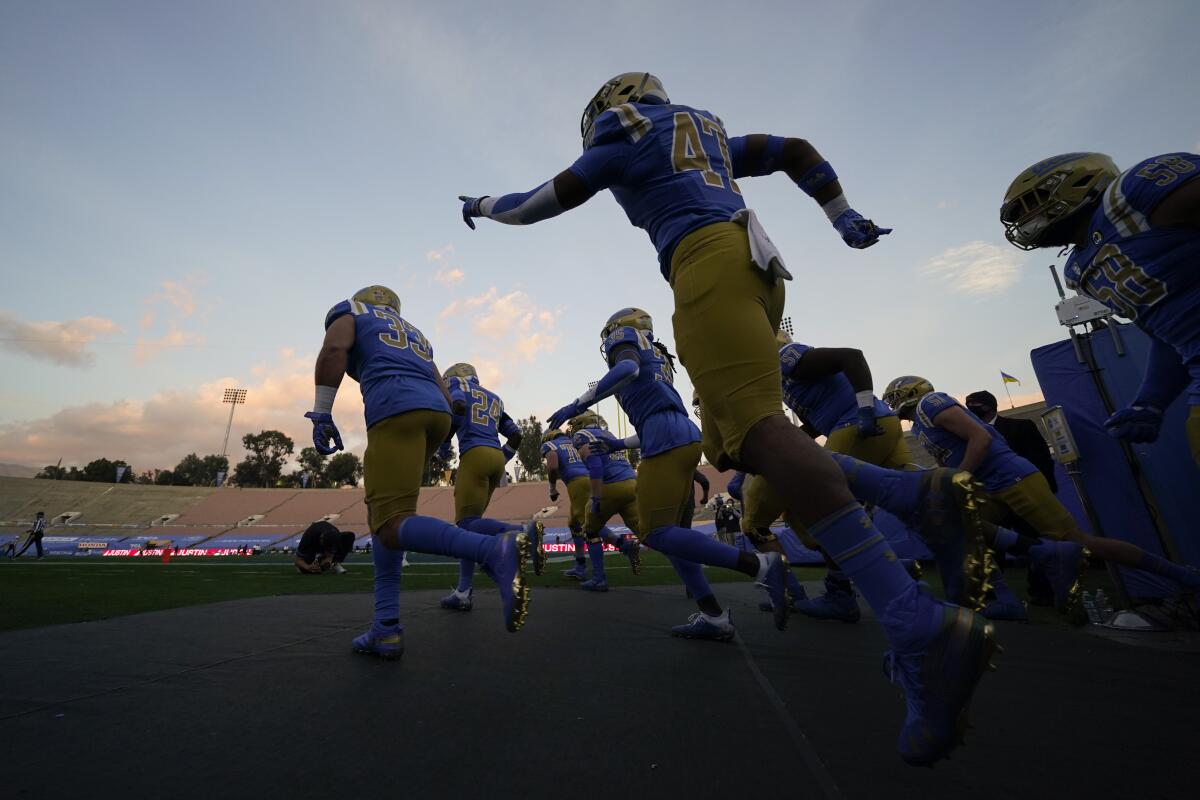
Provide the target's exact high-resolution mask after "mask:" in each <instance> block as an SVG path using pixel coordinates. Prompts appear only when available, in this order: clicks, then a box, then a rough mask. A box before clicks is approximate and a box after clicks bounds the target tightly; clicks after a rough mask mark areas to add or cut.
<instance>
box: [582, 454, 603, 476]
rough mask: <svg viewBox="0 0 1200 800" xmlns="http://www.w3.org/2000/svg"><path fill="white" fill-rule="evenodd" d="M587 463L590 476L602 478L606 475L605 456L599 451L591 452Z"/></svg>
mask: <svg viewBox="0 0 1200 800" xmlns="http://www.w3.org/2000/svg"><path fill="white" fill-rule="evenodd" d="M585 463H586V464H587V468H588V476H589V477H591V478H593V479H595V480H601V479H602V478H603V477H604V457H603V456H601V455H600V454H599V453H592V454H590V455H589V456H588V457H587V459H586V461H585Z"/></svg>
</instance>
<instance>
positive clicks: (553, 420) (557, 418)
mask: <svg viewBox="0 0 1200 800" xmlns="http://www.w3.org/2000/svg"><path fill="white" fill-rule="evenodd" d="M582 410H583V409H582V408H580V407H579V406H577V405H575V401H574V400H572V401H571V402H570V403H567V404H566V405H565V406H563V407H562V408H560V409H559V410H558V411H555V412H554V413H553V414H551V415H550V419H549V420H548V421H547V424H548V425H549V426H550V428H551V429H554V428H561V427H562V426H563V425H565V424H566V423H567V420H569V419H570V418H571V417H577V416H579V412H580V411H582Z"/></svg>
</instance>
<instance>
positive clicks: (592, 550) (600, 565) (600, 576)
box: [587, 542, 605, 581]
mask: <svg viewBox="0 0 1200 800" xmlns="http://www.w3.org/2000/svg"><path fill="white" fill-rule="evenodd" d="M587 549H588V555H589V556H591V559H592V580H594V581H602V580H604V577H605V576H604V542H588V546H587Z"/></svg>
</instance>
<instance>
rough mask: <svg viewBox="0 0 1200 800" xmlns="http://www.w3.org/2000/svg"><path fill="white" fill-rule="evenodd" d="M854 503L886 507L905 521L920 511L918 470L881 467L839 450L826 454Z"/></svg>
mask: <svg viewBox="0 0 1200 800" xmlns="http://www.w3.org/2000/svg"><path fill="white" fill-rule="evenodd" d="M830 455H832V456H833V460H834V461H836V462H837V463H838V466H839V467H841V468H842V472H844V473H845V475H846V483H847V484H848V485H849V486H850V491H851V492H852V493H853V494H854V497H855V499H856V500H858V502H860V503H864V504H867V505H876V506H879V507H880V508H884V509H887V510H888V511H890V512H892V513H893V514H895V515H896V516H897V517H899V518H900V519H902V520H905V521H908V520H911V519H912V518H913V516H914V515H915V514H916V513H918V512H919V511H920V501H921V484H922V480H921V473H920V472H902V471H900V470H896V469H885V468H884V467H877V466H875V465H874V464H868V463H867V462H865V461H859V460H858V459H857V458H851V457H850V456H847V455H843V454H841V453H830Z"/></svg>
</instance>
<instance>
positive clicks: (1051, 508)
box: [981, 472, 1079, 539]
mask: <svg viewBox="0 0 1200 800" xmlns="http://www.w3.org/2000/svg"><path fill="white" fill-rule="evenodd" d="M986 498H987V502H985V503H984V504H983V507H982V508H981V513H982V514H983V517H984V518H985V519H987V520H989V521H991V522H994V523H996V524H997V525H999V524H1000V521H1001V520H1003V519H1004V517H1005V516H1007V514H1008V512H1009V511H1011V512H1012V513H1014V514H1016V515H1017V516H1018V517H1020V518H1021V519H1023V520H1025V521H1026V522H1027V523H1029V525H1030V527H1032V528H1033V529H1034V530H1035V531H1037V532H1038V534H1039V535H1041V536H1045V537H1047V538H1049V539H1064V538H1066V535H1067V534H1068V533H1070V532H1072V531H1075V530H1078V529H1079V526H1078V525H1077V524H1076V523H1075V518H1074V517H1072V516H1071V512H1069V511H1067V509H1066V506H1064V505H1063V504H1062V503H1060V502H1059V500H1058V498H1057V497H1055V496H1054V492H1052V491H1050V484H1049V483H1048V482H1047V481H1046V476H1045V475H1043V474H1042V473H1040V472H1035V473H1033V474H1032V475H1026V476H1025V477H1024V478H1022V479H1021V480H1019V481H1017V482H1016V483H1014V484H1013V485H1012V486H1010V487H1008V488H1007V489H1001V490H1000V491H998V492H988V493H987V494H986Z"/></svg>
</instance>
